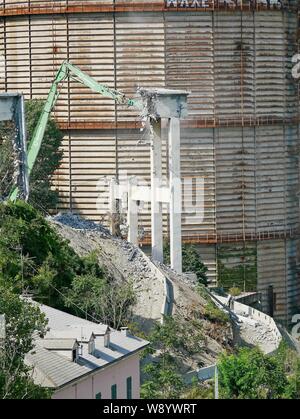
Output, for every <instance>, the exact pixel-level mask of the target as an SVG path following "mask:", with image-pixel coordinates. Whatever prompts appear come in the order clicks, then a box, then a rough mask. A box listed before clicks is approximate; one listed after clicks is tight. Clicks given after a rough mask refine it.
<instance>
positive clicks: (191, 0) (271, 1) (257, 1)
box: [165, 0, 284, 9]
mask: <svg viewBox="0 0 300 419" xmlns="http://www.w3.org/2000/svg"><path fill="white" fill-rule="evenodd" d="M283 2H284V0H165V6H166V8H193V9H197V8H198V9H206V8H210V7H218V6H219V7H230V8H238V7H241V6H243V7H247V6H249V7H250V8H255V7H257V6H263V7H266V8H271V9H281V8H283Z"/></svg>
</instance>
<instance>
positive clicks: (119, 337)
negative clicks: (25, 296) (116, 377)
mask: <svg viewBox="0 0 300 419" xmlns="http://www.w3.org/2000/svg"><path fill="white" fill-rule="evenodd" d="M34 304H36V303H34ZM39 307H40V309H41V311H42V312H44V313H45V315H46V317H47V319H48V327H49V331H48V332H47V334H46V336H45V339H40V338H36V341H35V342H36V346H35V349H34V350H33V351H31V352H30V353H29V354H27V356H26V362H27V364H29V365H31V366H33V367H34V380H35V382H36V383H37V384H40V385H42V386H44V387H52V388H58V387H61V386H64V385H67V384H68V383H70V382H71V381H74V380H76V379H78V378H80V377H82V376H84V375H86V374H89V373H91V372H93V371H95V370H97V369H101V368H104V367H106V366H109V365H110V364H113V363H114V362H117V361H120V360H122V359H124V358H126V357H127V356H129V355H131V354H133V353H135V352H137V351H140V350H142V349H143V348H145V347H146V346H147V345H148V342H147V341H145V340H143V339H140V338H137V337H135V336H132V335H128V334H127V335H126V333H122V332H119V331H117V330H113V329H110V328H109V327H108V326H107V325H104V324H97V323H93V322H90V321H88V320H84V319H81V318H79V317H76V316H72V315H71V314H68V313H64V312H63V311H59V310H56V309H54V308H52V307H48V306H45V305H39ZM83 330H84V332H83ZM108 331H110V346H109V348H106V347H105V346H104V344H103V339H97V338H96V339H95V351H94V353H93V354H89V347H88V343H87V342H88V340H85V339H86V338H84V339H83V340H80V339H82V334H83V335H85V336H88V335H90V336H91V335H97V336H103V335H104V334H105V333H107V332H108ZM78 336H79V339H77V337H78ZM76 340H78V342H79V344H80V347H81V350H80V355H79V356H78V359H77V361H76V362H72V361H71V360H69V359H68V358H67V357H64V356H63V355H60V354H59V353H56V352H53V350H54V349H58V348H55V346H56V345H62V346H63V347H64V348H65V349H70V348H71V345H72V342H73V345H74V343H75V342H76ZM59 349H62V348H59Z"/></svg>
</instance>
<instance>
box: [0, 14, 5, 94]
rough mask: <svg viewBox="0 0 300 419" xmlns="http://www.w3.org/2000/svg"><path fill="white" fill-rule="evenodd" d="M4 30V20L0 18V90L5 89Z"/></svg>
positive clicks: (3, 90)
mask: <svg viewBox="0 0 300 419" xmlns="http://www.w3.org/2000/svg"><path fill="white" fill-rule="evenodd" d="M5 43H6V30H5V21H4V19H0V91H1V92H5V90H6V62H5Z"/></svg>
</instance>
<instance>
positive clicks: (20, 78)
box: [5, 17, 30, 98]
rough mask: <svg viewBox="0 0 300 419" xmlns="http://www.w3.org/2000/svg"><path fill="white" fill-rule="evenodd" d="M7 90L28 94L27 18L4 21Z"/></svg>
mask: <svg viewBox="0 0 300 419" xmlns="http://www.w3.org/2000/svg"><path fill="white" fill-rule="evenodd" d="M5 53H6V73H7V91H14V92H16V91H19V92H23V93H24V95H25V98H26V97H27V96H29V95H30V54H29V18H28V17H22V18H12V19H9V20H7V21H6V51H5Z"/></svg>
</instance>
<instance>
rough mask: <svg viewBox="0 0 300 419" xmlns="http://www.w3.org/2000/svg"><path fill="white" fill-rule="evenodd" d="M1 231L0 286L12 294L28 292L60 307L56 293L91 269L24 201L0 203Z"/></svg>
mask: <svg viewBox="0 0 300 419" xmlns="http://www.w3.org/2000/svg"><path fill="white" fill-rule="evenodd" d="M0 229H1V235H0V284H1V283H2V284H9V285H11V286H12V287H13V289H14V291H15V292H18V293H21V292H22V290H23V289H29V290H30V291H31V292H33V293H34V295H35V297H36V298H37V299H38V300H40V301H43V302H44V303H46V304H49V305H52V306H54V307H57V308H63V307H64V301H63V298H62V296H61V294H60V293H59V292H62V291H63V290H64V288H70V287H71V284H72V281H73V279H74V278H75V277H76V276H77V275H81V274H86V273H89V270H93V269H94V268H92V264H91V266H90V267H89V263H90V262H87V261H86V260H84V259H82V258H80V257H79V256H78V255H77V254H76V253H75V252H74V250H73V249H72V248H71V247H70V246H69V245H68V243H67V242H66V241H65V240H63V239H62V238H61V237H60V236H59V235H58V234H57V233H56V231H55V230H54V229H53V228H52V227H51V226H50V224H49V223H48V222H47V221H46V220H45V219H44V217H43V215H42V214H41V213H40V212H39V211H37V210H36V209H35V208H33V207H32V206H30V205H29V204H27V203H25V202H22V201H18V202H16V203H7V204H0ZM97 269H100V268H99V267H98V268H97Z"/></svg>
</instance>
